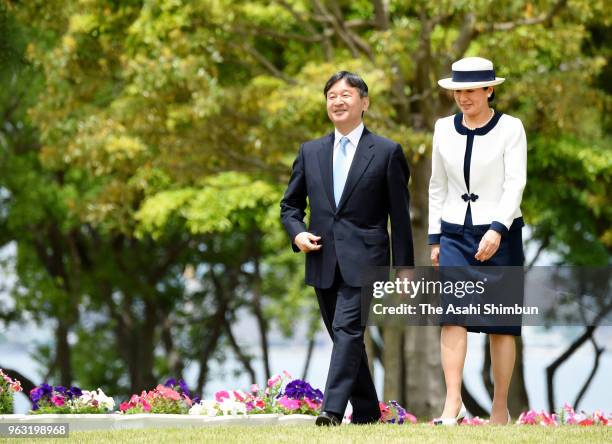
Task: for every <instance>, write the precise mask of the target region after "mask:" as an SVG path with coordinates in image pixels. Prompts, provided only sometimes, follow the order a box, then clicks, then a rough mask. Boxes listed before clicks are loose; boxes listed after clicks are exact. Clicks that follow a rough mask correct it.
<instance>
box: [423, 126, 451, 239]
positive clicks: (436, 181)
mask: <svg viewBox="0 0 612 444" xmlns="http://www.w3.org/2000/svg"><path fill="white" fill-rule="evenodd" d="M438 124H439V121H438V122H436V126H435V129H434V134H433V143H432V150H431V179H429V229H428V231H427V232H428V243H429V244H430V245H432V244H439V243H440V235H441V233H442V229H441V224H442V206H443V205H444V201H445V200H446V195H447V194H448V176H447V174H446V169H445V168H444V161H443V160H442V156H441V155H440V147H439V125H438Z"/></svg>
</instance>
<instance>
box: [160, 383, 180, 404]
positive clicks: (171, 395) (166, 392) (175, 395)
mask: <svg viewBox="0 0 612 444" xmlns="http://www.w3.org/2000/svg"><path fill="white" fill-rule="evenodd" d="M155 391H156V392H157V393H159V394H160V395H161V396H163V397H164V398H166V399H171V400H172V401H178V400H179V399H181V394H180V393H179V392H177V391H176V390H173V389H171V388H170V387H166V386H165V385H161V384H159V385H158V386H157V387H156V388H155Z"/></svg>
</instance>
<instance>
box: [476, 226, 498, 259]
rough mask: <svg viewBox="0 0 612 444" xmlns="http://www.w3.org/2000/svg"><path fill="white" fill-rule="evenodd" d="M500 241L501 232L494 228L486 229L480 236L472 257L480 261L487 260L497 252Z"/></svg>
mask: <svg viewBox="0 0 612 444" xmlns="http://www.w3.org/2000/svg"><path fill="white" fill-rule="evenodd" d="M500 242H501V234H499V233H498V232H497V231H495V230H489V231H487V232H486V233H485V234H484V236H482V239H481V240H480V244H479V245H478V251H477V252H476V255H475V256H474V257H475V258H476V260H479V261H480V262H484V261H488V260H489V259H491V258H492V257H493V255H494V254H495V253H496V252H497V249H498V248H499V243H500Z"/></svg>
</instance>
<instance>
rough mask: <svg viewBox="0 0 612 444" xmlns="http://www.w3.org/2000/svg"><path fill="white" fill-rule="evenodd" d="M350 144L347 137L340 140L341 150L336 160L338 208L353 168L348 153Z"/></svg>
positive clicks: (335, 184)
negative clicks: (347, 149)
mask: <svg viewBox="0 0 612 444" xmlns="http://www.w3.org/2000/svg"><path fill="white" fill-rule="evenodd" d="M348 143H349V140H348V138H347V137H343V138H342V139H340V144H339V145H340V149H339V150H338V152H337V153H336V157H335V158H334V200H335V201H336V206H338V204H339V203H340V198H341V197H342V190H344V184H345V183H346V177H347V176H348V171H349V167H350V166H351V165H350V163H349V158H348V155H347V152H346V146H347V145H348Z"/></svg>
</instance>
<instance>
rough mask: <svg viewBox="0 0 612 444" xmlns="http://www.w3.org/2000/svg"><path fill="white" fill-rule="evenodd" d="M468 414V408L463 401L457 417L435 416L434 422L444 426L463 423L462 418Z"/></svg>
mask: <svg viewBox="0 0 612 444" xmlns="http://www.w3.org/2000/svg"><path fill="white" fill-rule="evenodd" d="M466 414H467V410H466V409H465V405H463V402H462V403H461V409H459V413H457V416H456V417H454V418H434V419H433V424H434V425H442V426H456V425H457V424H460V423H461V420H462V419H463V418H465V415H466Z"/></svg>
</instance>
